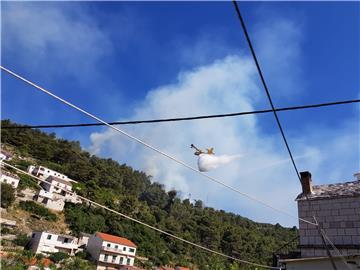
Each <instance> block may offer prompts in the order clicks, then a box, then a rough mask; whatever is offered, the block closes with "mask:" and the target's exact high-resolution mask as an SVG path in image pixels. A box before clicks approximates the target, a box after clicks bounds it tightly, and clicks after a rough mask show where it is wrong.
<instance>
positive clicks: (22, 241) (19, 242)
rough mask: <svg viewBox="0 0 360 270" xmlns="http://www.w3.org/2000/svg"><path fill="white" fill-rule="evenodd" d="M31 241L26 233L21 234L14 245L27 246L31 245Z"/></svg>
mask: <svg viewBox="0 0 360 270" xmlns="http://www.w3.org/2000/svg"><path fill="white" fill-rule="evenodd" d="M29 241H30V237H28V236H27V235H26V234H24V233H20V234H18V235H17V236H16V238H15V240H14V243H15V244H16V245H18V246H22V247H24V246H26V244H27V243H29Z"/></svg>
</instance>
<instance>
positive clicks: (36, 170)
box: [27, 165, 77, 183]
mask: <svg viewBox="0 0 360 270" xmlns="http://www.w3.org/2000/svg"><path fill="white" fill-rule="evenodd" d="M27 172H28V173H31V174H32V175H35V176H37V177H39V178H40V179H43V180H45V179H46V178H48V177H49V176H54V177H57V178H60V179H63V180H67V181H68V182H75V183H77V182H76V181H74V180H72V179H70V178H69V177H68V176H66V175H65V174H62V173H59V172H57V171H54V170H51V169H49V168H46V167H43V166H34V165H30V166H29V167H28V168H27Z"/></svg>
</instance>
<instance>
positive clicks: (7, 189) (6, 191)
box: [1, 183, 15, 208]
mask: <svg viewBox="0 0 360 270" xmlns="http://www.w3.org/2000/svg"><path fill="white" fill-rule="evenodd" d="M14 201H15V190H14V188H13V187H12V186H11V185H9V184H5V183H2V184H1V207H2V208H8V207H9V206H10V205H12V203H13V202H14Z"/></svg>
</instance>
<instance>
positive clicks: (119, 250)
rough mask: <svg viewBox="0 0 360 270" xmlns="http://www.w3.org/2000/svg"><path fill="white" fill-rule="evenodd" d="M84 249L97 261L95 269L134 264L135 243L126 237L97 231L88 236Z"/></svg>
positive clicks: (117, 267)
mask: <svg viewBox="0 0 360 270" xmlns="http://www.w3.org/2000/svg"><path fill="white" fill-rule="evenodd" d="M86 250H87V251H88V252H89V253H90V254H91V256H92V258H93V259H94V260H95V261H96V262H97V270H105V269H119V268H120V267H121V266H123V265H129V266H133V265H134V260H135V253H136V245H135V244H134V243H133V242H131V241H130V240H128V239H126V238H122V237H118V236H115V235H111V234H106V233H100V232H98V233H96V234H94V235H92V236H91V237H90V239H89V241H88V245H87V248H86Z"/></svg>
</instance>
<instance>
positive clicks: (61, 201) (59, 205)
mask: <svg viewBox="0 0 360 270" xmlns="http://www.w3.org/2000/svg"><path fill="white" fill-rule="evenodd" d="M34 200H35V201H37V202H39V203H41V204H43V205H44V206H45V207H46V208H49V209H51V210H55V211H62V210H64V206H65V197H64V196H62V195H60V194H56V193H51V192H48V191H46V190H43V189H41V190H39V191H38V192H37V194H36V195H35V196H34Z"/></svg>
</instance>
